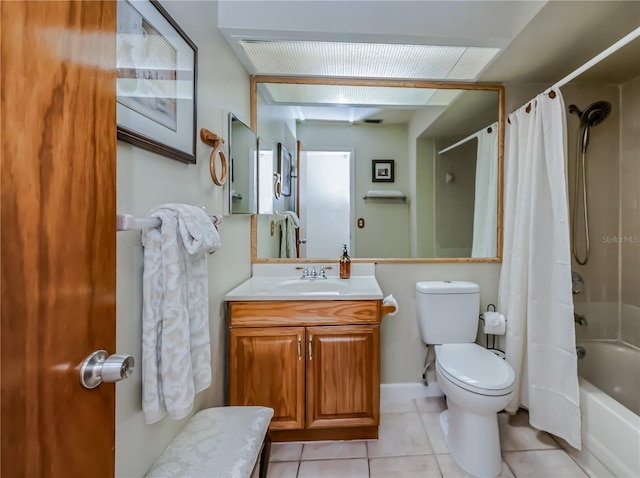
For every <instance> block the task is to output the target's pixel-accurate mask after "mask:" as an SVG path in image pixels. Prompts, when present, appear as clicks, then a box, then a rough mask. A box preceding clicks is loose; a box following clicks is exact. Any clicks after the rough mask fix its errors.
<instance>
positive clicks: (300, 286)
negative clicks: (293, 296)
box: [273, 278, 349, 294]
mask: <svg viewBox="0 0 640 478" xmlns="http://www.w3.org/2000/svg"><path fill="white" fill-rule="evenodd" d="M273 287H274V288H276V289H282V291H285V290H286V291H289V292H294V293H296V292H297V293H299V294H317V293H326V292H331V293H334V294H339V293H340V292H346V291H348V289H349V284H347V283H346V282H344V280H343V279H331V278H328V279H291V280H285V281H280V282H276V283H275V284H274V286H273Z"/></svg>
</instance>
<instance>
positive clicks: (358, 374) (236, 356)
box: [228, 300, 381, 441]
mask: <svg viewBox="0 0 640 478" xmlns="http://www.w3.org/2000/svg"><path fill="white" fill-rule="evenodd" d="M380 313H381V312H380V301H377V300H369V301H264V302H263V301H255V302H254V301H247V302H230V303H229V367H228V370H229V405H263V406H268V407H271V408H273V409H274V417H273V419H272V422H271V427H270V430H271V436H272V439H273V440H275V441H287V440H314V439H315V440H330V439H333V440H336V439H356V438H377V436H378V424H379V421H380Z"/></svg>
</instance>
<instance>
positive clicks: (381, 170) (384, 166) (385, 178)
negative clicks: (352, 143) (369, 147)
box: [371, 159, 395, 183]
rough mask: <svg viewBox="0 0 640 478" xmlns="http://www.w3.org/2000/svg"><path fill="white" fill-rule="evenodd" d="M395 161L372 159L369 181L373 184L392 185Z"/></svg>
mask: <svg viewBox="0 0 640 478" xmlns="http://www.w3.org/2000/svg"><path fill="white" fill-rule="evenodd" d="M394 163H395V160H393V159H372V160H371V181H372V182H374V183H392V182H393V181H394V179H393V169H394Z"/></svg>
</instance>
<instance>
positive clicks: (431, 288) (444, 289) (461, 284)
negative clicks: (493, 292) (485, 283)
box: [416, 280, 480, 294]
mask: <svg viewBox="0 0 640 478" xmlns="http://www.w3.org/2000/svg"><path fill="white" fill-rule="evenodd" d="M416 291H417V292H420V293H421V294H475V293H477V292H480V286H478V284H476V283H475V282H467V281H450V280H445V281H442V280H440V281H422V282H416Z"/></svg>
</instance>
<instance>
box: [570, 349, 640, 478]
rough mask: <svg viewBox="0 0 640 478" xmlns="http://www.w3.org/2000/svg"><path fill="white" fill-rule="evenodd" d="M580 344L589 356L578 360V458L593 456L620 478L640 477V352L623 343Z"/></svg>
mask: <svg viewBox="0 0 640 478" xmlns="http://www.w3.org/2000/svg"><path fill="white" fill-rule="evenodd" d="M578 345H579V346H581V347H583V348H584V349H585V352H586V355H585V357H584V358H583V359H580V360H579V361H578V373H579V374H580V407H581V409H582V447H583V453H580V454H579V455H582V456H583V457H585V456H588V455H589V452H590V453H591V454H592V455H593V456H595V458H597V459H598V460H599V461H600V463H602V464H603V465H604V466H605V467H606V468H607V469H608V470H609V471H610V472H611V473H612V474H613V476H615V477H621V478H622V477H634V478H635V477H640V416H639V410H638V408H639V407H640V351H638V350H637V349H634V348H632V347H629V346H627V345H625V344H623V343H620V342H608V341H590V342H581V343H579V344H578ZM632 408H634V409H635V411H634V410H631V409H632ZM585 449H586V450H585ZM595 474H596V475H598V473H595Z"/></svg>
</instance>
